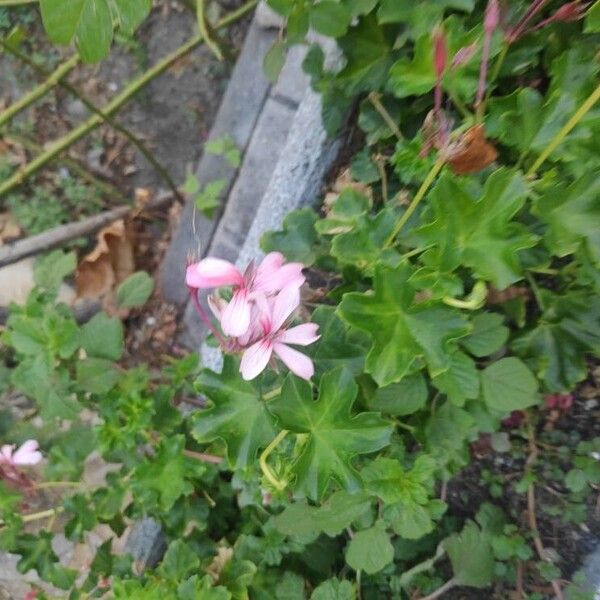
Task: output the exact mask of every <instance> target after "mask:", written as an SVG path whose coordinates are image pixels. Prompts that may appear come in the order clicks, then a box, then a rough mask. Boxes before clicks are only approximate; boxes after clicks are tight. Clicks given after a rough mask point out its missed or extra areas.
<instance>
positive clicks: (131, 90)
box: [0, 0, 257, 197]
mask: <svg viewBox="0 0 600 600" xmlns="http://www.w3.org/2000/svg"><path fill="white" fill-rule="evenodd" d="M256 2H257V0H250V1H249V2H247V3H246V4H243V5H242V6H241V7H240V8H238V9H237V10H234V11H232V12H231V13H229V14H228V15H227V16H226V17H223V18H222V19H221V20H220V21H218V22H217V24H216V25H215V28H216V29H222V28H224V27H227V26H228V25H231V24H232V23H234V22H235V21H238V20H239V19H241V18H242V17H243V16H244V15H246V14H247V13H248V12H249V11H251V10H252V9H253V8H254V6H256ZM203 41H204V38H203V37H202V36H201V35H196V36H194V37H193V38H191V39H190V40H188V41H187V42H186V43H185V44H183V45H182V46H180V47H179V48H178V49H177V50H175V51H174V52H172V53H171V54H168V55H167V56H165V58H163V59H162V60H161V61H159V62H158V63H157V64H156V65H154V66H153V67H152V68H150V69H148V70H147V71H146V72H145V73H143V74H142V75H140V76H139V77H137V78H136V79H134V80H133V81H132V82H130V83H129V85H128V86H127V87H126V88H125V89H124V90H123V91H122V92H121V93H120V94H118V95H117V96H115V97H114V98H113V99H112V100H111V101H110V102H109V103H108V104H107V105H106V106H105V107H104V109H103V110H102V112H103V114H104V115H111V114H113V113H115V112H116V111H117V110H119V109H120V108H121V107H122V106H123V105H124V104H125V103H126V102H127V101H128V100H130V98H131V97H132V96H134V95H135V94H136V93H137V92H138V91H139V90H140V89H141V88H143V87H144V86H145V85H146V84H147V83H149V82H150V81H152V80H153V79H155V78H156V77H157V76H158V75H160V74H161V73H163V72H164V71H166V70H167V69H168V68H169V67H170V66H171V65H172V64H173V63H175V62H176V61H178V60H179V59H180V58H181V57H183V56H185V55H186V54H187V53H189V52H191V51H192V50H193V49H194V48H196V47H197V46H199V45H200V44H202V42H203ZM102 121H103V119H102V117H100V116H99V115H97V114H95V115H93V116H92V117H90V118H89V119H87V120H86V121H84V122H83V123H81V124H80V125H79V126H78V127H76V128H75V129H73V130H72V131H70V132H69V133H68V134H67V135H65V136H63V137H62V138H60V139H58V140H56V141H55V142H54V143H53V144H51V145H50V147H49V148H48V149H47V150H46V151H45V152H43V153H42V154H40V155H39V156H38V157H36V158H35V159H33V160H32V161H31V162H30V163H28V164H27V165H25V166H24V167H23V168H21V169H19V170H18V171H17V172H16V173H15V174H14V175H13V176H12V177H10V178H8V179H6V180H5V181H4V182H3V183H2V184H0V197H2V196H3V195H4V194H6V193H7V192H9V191H10V190H12V189H13V188H14V187H16V186H17V185H19V184H21V183H23V181H25V179H27V178H28V177H30V176H31V175H33V174H34V173H36V172H37V171H38V170H39V169H40V168H42V167H43V166H44V165H46V164H47V163H48V162H49V161H50V160H52V159H53V158H54V157H55V156H57V155H58V154H60V153H61V152H63V151H64V150H65V149H67V148H69V147H70V146H72V145H73V144H74V143H75V142H77V141H79V140H80V139H81V138H82V137H84V136H85V135H87V134H88V133H89V132H90V131H92V130H93V129H95V128H96V127H98V126H99V125H100V124H101V123H102Z"/></svg>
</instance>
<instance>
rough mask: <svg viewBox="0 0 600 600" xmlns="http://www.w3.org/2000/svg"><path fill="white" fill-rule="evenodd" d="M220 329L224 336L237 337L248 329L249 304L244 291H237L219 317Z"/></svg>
mask: <svg viewBox="0 0 600 600" xmlns="http://www.w3.org/2000/svg"><path fill="white" fill-rule="evenodd" d="M221 327H222V329H223V333H225V335H230V336H232V337H238V336H240V335H244V334H245V333H246V332H247V331H248V328H249V327H250V302H249V301H248V293H247V292H246V290H238V291H237V292H235V293H234V294H233V297H232V298H231V301H230V302H229V304H228V305H227V306H226V307H225V309H224V310H223V314H222V315H221Z"/></svg>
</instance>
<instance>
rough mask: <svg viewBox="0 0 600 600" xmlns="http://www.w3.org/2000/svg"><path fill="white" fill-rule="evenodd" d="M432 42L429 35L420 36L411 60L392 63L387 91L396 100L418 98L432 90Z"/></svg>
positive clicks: (433, 77) (433, 83)
mask: <svg viewBox="0 0 600 600" xmlns="http://www.w3.org/2000/svg"><path fill="white" fill-rule="evenodd" d="M434 85H435V71H434V68H433V42H432V41H431V34H430V33H427V34H425V35H423V36H421V37H420V38H419V39H418V40H417V42H416V44H415V50H414V56H413V57H412V58H401V59H400V60H399V61H397V62H396V63H394V65H393V66H392V68H391V69H390V74H389V89H390V91H391V92H392V93H393V94H394V96H396V97H397V98H406V97H407V96H420V95H422V94H426V93H427V92H429V91H431V90H432V89H433V86H434Z"/></svg>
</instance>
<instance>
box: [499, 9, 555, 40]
mask: <svg viewBox="0 0 600 600" xmlns="http://www.w3.org/2000/svg"><path fill="white" fill-rule="evenodd" d="M547 2H548V0H533V2H532V3H531V5H530V6H529V8H528V9H527V10H526V11H525V14H524V15H523V16H522V17H521V18H520V19H519V20H518V21H517V24H516V25H515V26H514V27H513V28H512V29H511V30H510V31H509V32H508V35H507V36H506V37H507V40H508V43H509V44H512V43H513V42H516V41H517V40H518V39H519V38H520V37H521V35H523V32H524V31H525V29H526V27H527V25H528V24H529V21H531V19H533V17H535V15H536V14H537V13H538V12H540V10H542V8H544V5H545V4H546V3H547Z"/></svg>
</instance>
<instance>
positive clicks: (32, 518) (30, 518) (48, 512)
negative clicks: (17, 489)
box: [21, 506, 65, 523]
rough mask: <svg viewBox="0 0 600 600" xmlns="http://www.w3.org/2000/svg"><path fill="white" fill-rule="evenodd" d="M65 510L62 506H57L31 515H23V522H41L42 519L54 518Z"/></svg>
mask: <svg viewBox="0 0 600 600" xmlns="http://www.w3.org/2000/svg"><path fill="white" fill-rule="evenodd" d="M64 510H65V509H64V508H63V507H62V506H57V507H56V508H49V509H48V510H41V511H40V512H36V513H31V514H29V515H21V520H22V521H23V523H31V522H32V521H39V520H40V519H45V518H46V517H53V516H54V515H57V514H59V513H61V512H63V511H64Z"/></svg>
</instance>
